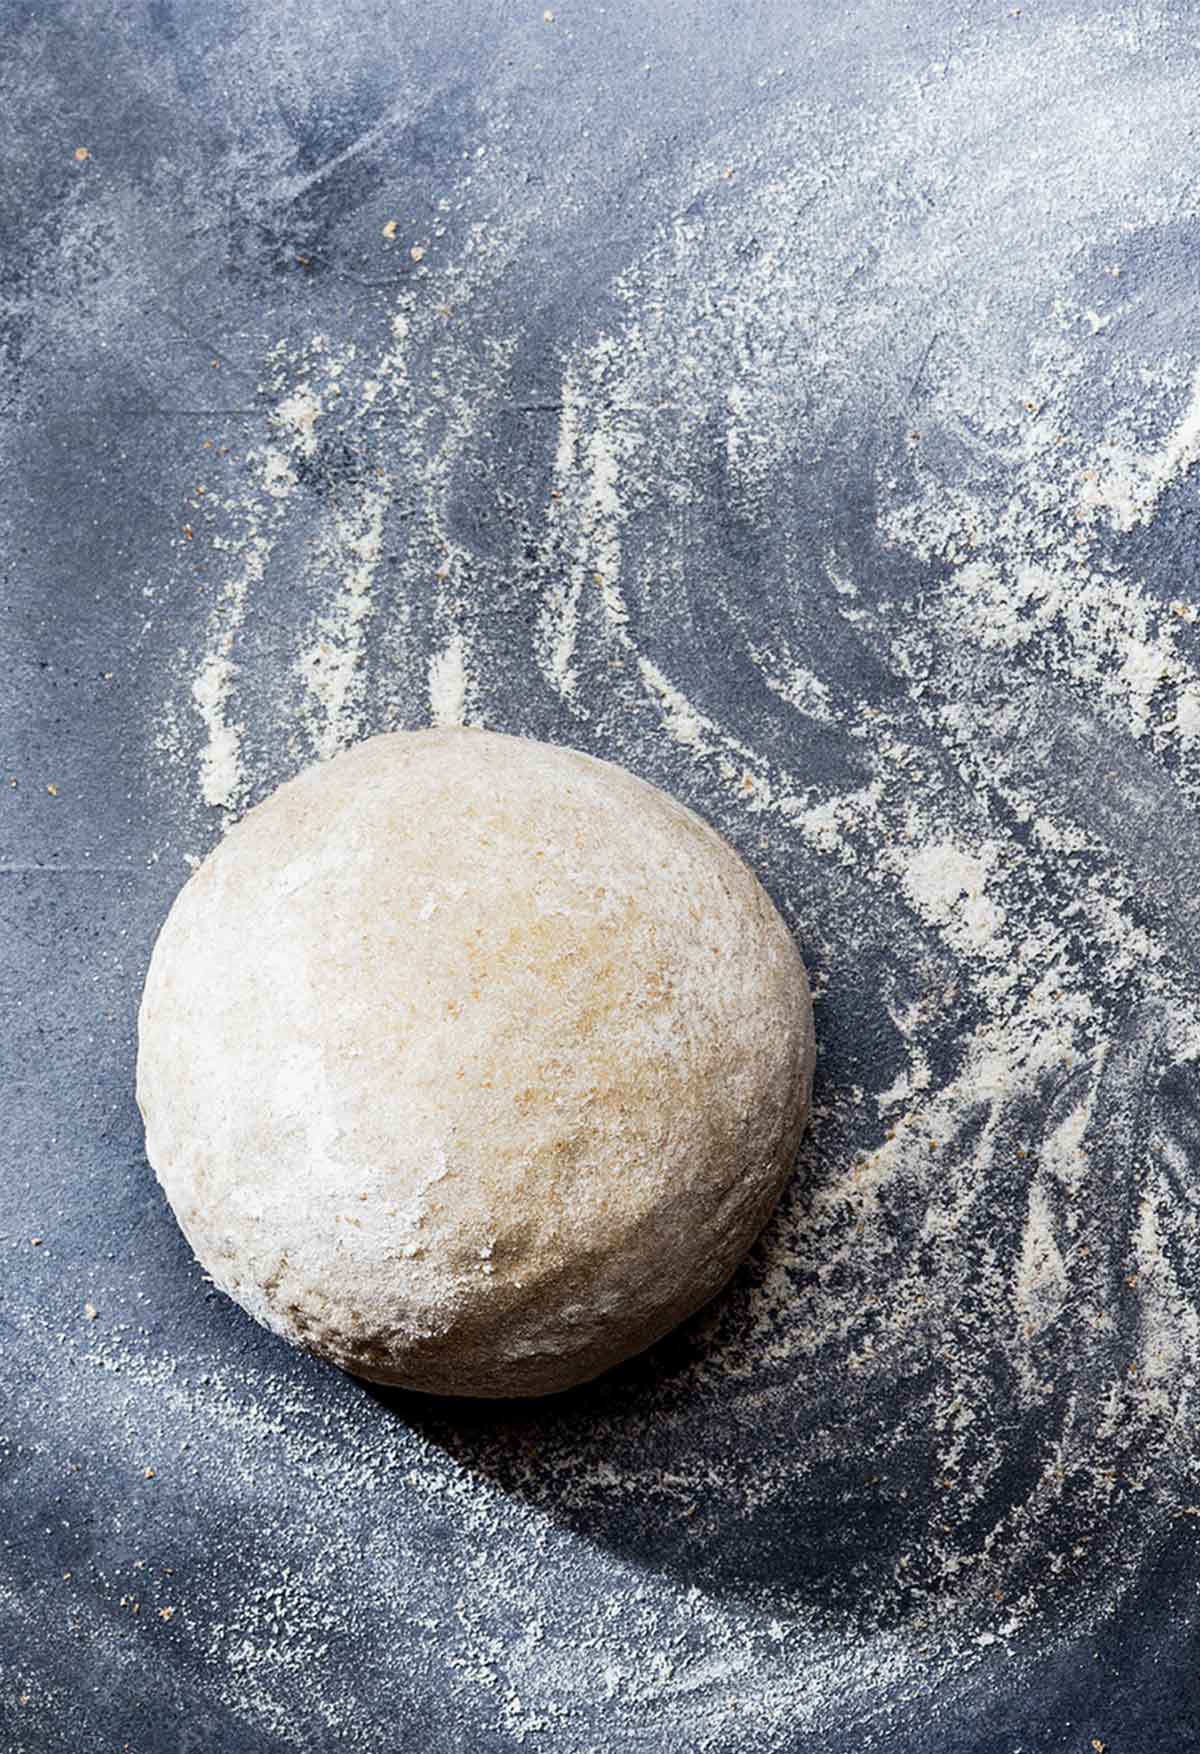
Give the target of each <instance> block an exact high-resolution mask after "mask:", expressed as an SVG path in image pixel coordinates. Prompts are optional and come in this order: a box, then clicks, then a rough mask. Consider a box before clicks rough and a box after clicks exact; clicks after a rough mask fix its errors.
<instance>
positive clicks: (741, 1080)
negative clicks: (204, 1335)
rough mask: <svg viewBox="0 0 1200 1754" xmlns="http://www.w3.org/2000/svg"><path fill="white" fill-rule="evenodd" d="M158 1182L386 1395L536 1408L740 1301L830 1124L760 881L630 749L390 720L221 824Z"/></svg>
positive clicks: (176, 977)
mask: <svg viewBox="0 0 1200 1754" xmlns="http://www.w3.org/2000/svg"><path fill="white" fill-rule="evenodd" d="M139 1037H140V1043H139V1052H138V1102H139V1105H140V1107H141V1110H142V1115H143V1117H144V1119H145V1123H146V1145H147V1151H148V1153H149V1156H150V1160H151V1162H152V1163H153V1165H154V1167H155V1170H156V1171H157V1174H158V1177H159V1180H160V1181H161V1183H162V1186H163V1188H164V1189H165V1191H166V1194H167V1198H168V1199H169V1201H170V1203H171V1205H172V1207H173V1209H174V1211H175V1215H176V1217H177V1218H178V1220H179V1223H180V1224H181V1226H182V1227H183V1230H184V1232H185V1234H186V1235H187V1238H188V1240H189V1242H190V1243H191V1245H192V1247H193V1249H194V1250H195V1253H196V1255H197V1257H198V1259H199V1260H200V1262H201V1264H202V1265H203V1266H204V1267H205V1269H206V1270H207V1271H208V1273H209V1274H210V1275H211V1276H212V1278H213V1280H214V1281H215V1282H216V1284H217V1285H219V1286H220V1287H221V1288H222V1289H223V1290H225V1291H226V1292H228V1293H229V1295H230V1296H231V1297H233V1298H236V1300H237V1301H238V1303H240V1304H241V1305H242V1306H243V1308H245V1309H246V1310H248V1311H249V1313H250V1314H251V1315H252V1316H254V1317H255V1319H256V1320H258V1321H260V1322H263V1323H265V1324H266V1325H267V1326H268V1327H269V1328H273V1329H274V1330H275V1331H276V1332H277V1333H279V1334H282V1335H283V1336H284V1337H285V1338H287V1339H288V1340H291V1341H293V1342H295V1343H297V1344H299V1345H301V1346H303V1347H305V1348H307V1349H308V1350H309V1351H311V1352H314V1353H316V1354H318V1355H319V1356H321V1357H323V1358H327V1359H331V1360H332V1361H333V1362H334V1363H336V1364H338V1365H340V1366H342V1368H343V1369H345V1370H348V1371H352V1372H354V1373H355V1374H356V1375H359V1376H362V1377H368V1378H371V1379H372V1380H374V1381H376V1382H382V1383H393V1384H399V1385H403V1386H404V1387H407V1388H412V1389H421V1390H426V1391H430V1392H433V1393H438V1394H452V1395H477V1396H510V1395H541V1394H547V1393H549V1392H551V1391H553V1390H557V1389H564V1388H567V1387H569V1386H570V1385H572V1384H574V1383H579V1382H584V1381H586V1380H587V1379H588V1378H590V1377H594V1376H596V1375H597V1374H598V1373H599V1372H601V1371H603V1370H607V1369H608V1368H609V1367H610V1366H611V1365H614V1364H616V1363H618V1362H619V1361H620V1360H621V1359H624V1358H627V1357H629V1356H630V1355H631V1354H632V1353H635V1352H638V1351H640V1350H641V1349H642V1348H643V1347H644V1346H648V1345H650V1344H651V1342H652V1341H654V1340H656V1339H658V1338H659V1336H660V1335H662V1334H665V1333H666V1332H667V1331H668V1329H670V1328H672V1327H674V1326H675V1324H676V1323H677V1322H680V1321H682V1320H683V1318H684V1317H685V1316H687V1315H690V1314H691V1313H692V1311H694V1310H696V1309H698V1308H699V1307H700V1305H701V1304H703V1303H705V1302H706V1301H707V1300H708V1299H709V1298H710V1297H712V1296H713V1294H714V1293H715V1292H716V1291H718V1290H719V1289H720V1288H721V1286H722V1285H723V1284H724V1283H725V1281H726V1280H727V1279H728V1278H729V1276H730V1274H731V1273H732V1272H733V1270H734V1268H735V1267H736V1266H737V1264H738V1262H739V1261H740V1260H741V1259H742V1257H743V1255H744V1254H745V1253H746V1251H747V1249H748V1248H749V1247H750V1244H751V1243H752V1242H753V1240H754V1238H755V1236H756V1235H757V1233H758V1231H759V1229H760V1227H761V1226H762V1224H763V1222H764V1220H765V1219H766V1217H767V1215H768V1213H769V1212H770V1211H771V1208H772V1206H773V1205H774V1204H775V1201H776V1199H777V1198H778V1196H779V1193H780V1190H781V1188H782V1186H783V1184H784V1181H785V1179H786V1177H787V1175H788V1172H789V1168H790V1166H791V1163H792V1159H793V1156H794V1153H795V1150H796V1146H797V1143H798V1141H799V1138H800V1134H801V1131H802V1130H803V1127H804V1123H805V1120H806V1118H807V1113H808V1105H809V1092H810V1086H811V1081H812V1065H813V1027H812V1006H811V1002H810V998H809V990H808V983H807V980H806V977H805V972H804V968H803V965H802V964H801V961H800V957H799V954H798V952H797V950H796V947H795V945H794V944H793V942H792V939H791V937H790V936H789V934H788V931H787V928H786V927H785V925H784V923H783V921H782V919H781V918H780V916H779V914H778V913H777V912H776V910H775V908H774V906H773V905H772V903H771V901H770V900H769V898H768V897H767V895H766V893H765V891H764V890H763V889H762V888H761V886H760V885H759V883H758V882H757V880H756V879H755V878H754V876H753V875H752V874H751V872H750V871H749V870H748V869H747V867H746V866H745V865H744V864H743V863H742V861H741V860H740V859H739V858H738V856H737V855H736V854H735V853H734V852H733V850H732V849H731V848H730V847H729V846H728V845H727V844H726V842H725V841H723V840H722V839H721V838H720V836H719V835H717V834H716V833H715V832H714V831H713V830H712V829H711V828H709V827H708V826H707V825H706V824H705V823H704V822H702V821H701V820H700V818H699V817H698V816H695V815H694V814H693V813H692V812H691V811H690V810H687V809H685V808H684V807H683V806H682V805H681V804H678V803H676V802H675V801H674V800H673V799H672V798H669V797H668V796H667V795H666V794H665V793H664V792H661V791H659V790H657V789H656V788H655V787H653V786H650V785H647V784H645V783H644V782H643V781H641V780H639V779H635V778H634V776H633V775H632V774H630V773H627V772H625V771H624V770H623V769H621V768H619V767H615V766H613V765H611V764H610V763H608V762H604V761H598V760H595V759H594V758H592V757H591V756H587V755H582V754H579V753H578V752H576V751H574V750H571V749H564V748H558V747H554V746H551V745H549V744H543V743H536V742H532V741H528V740H525V739H521V738H517V737H508V736H498V735H493V734H492V733H489V732H483V731H468V730H431V731H418V732H395V733H392V734H389V735H386V736H381V737H375V738H372V739H371V740H369V741H368V742H364V743H361V744H359V745H358V746H357V747H355V748H353V749H350V750H349V751H347V752H346V753H344V754H342V755H339V756H337V757H336V758H335V759H333V760H332V761H329V762H326V763H324V764H323V765H320V766H317V767H313V768H310V769H309V770H308V771H307V772H305V773H302V774H301V775H300V776H299V778H297V779H294V780H292V781H290V782H289V783H288V784H287V785H284V786H282V787H280V789H279V790H278V791H277V792H275V793H274V795H273V796H271V797H270V798H268V799H267V800H266V801H265V802H264V803H262V804H259V805H258V806H257V807H256V808H255V809H253V810H251V811H250V812H249V814H248V815H247V816H246V817H245V818H244V819H243V820H242V821H241V822H239V823H238V824H237V825H236V827H234V828H233V829H231V830H230V832H229V834H228V835H227V836H226V837H225V839H224V840H223V841H222V842H221V843H220V845H219V846H218V847H217V848H216V849H215V851H214V852H213V853H211V854H210V856H209V857H208V858H207V859H206V860H205V862H204V863H203V865H201V867H200V868H199V870H198V871H197V872H196V874H195V875H194V876H193V877H192V878H191V880H190V881H189V882H188V884H187V885H186V887H185V888H184V889H183V891H182V893H181V894H180V895H179V897H178V898H177V900H176V902H175V904H174V906H173V907H172V909H171V912H170V915H169V917H168V919H167V922H166V924H165V925H164V927H163V929H162V933H161V935H160V937H159V939H158V943H157V944H156V946H155V949H154V955H153V958H152V961H151V964H150V971H149V974H148V976H147V979H146V988H145V993H144V996H143V1000H142V1006H141V1013H140V1018H139Z"/></svg>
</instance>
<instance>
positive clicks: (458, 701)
mask: <svg viewBox="0 0 1200 1754" xmlns="http://www.w3.org/2000/svg"><path fill="white" fill-rule="evenodd" d="M469 710H470V676H469V673H468V670H467V651H466V644H465V642H464V640H463V636H462V634H461V633H458V632H454V633H452V634H451V635H450V637H449V639H448V640H447V641H446V643H445V645H444V646H441V647H439V648H438V649H437V650H436V651H434V652H431V653H430V655H429V718H430V722H431V723H432V724H434V725H465V724H467V723H468V714H469Z"/></svg>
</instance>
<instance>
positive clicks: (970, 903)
mask: <svg viewBox="0 0 1200 1754" xmlns="http://www.w3.org/2000/svg"><path fill="white" fill-rule="evenodd" d="M997 852H998V848H997V847H996V845H995V843H994V842H992V843H985V845H984V847H983V848H982V849H981V851H980V853H978V854H975V853H969V852H966V851H964V849H963V848H961V847H957V846H955V845H954V843H953V842H952V841H949V840H941V841H939V840H933V841H926V842H924V843H923V844H921V845H920V846H918V848H917V849H916V850H915V851H914V852H912V853H911V854H905V853H899V854H897V858H896V864H897V868H898V870H899V872H900V879H901V882H902V883H903V885H904V889H905V892H906V894H907V895H908V896H909V898H910V899H911V900H912V902H913V903H914V904H915V906H916V907H917V908H918V909H919V911H920V912H921V914H922V915H923V916H924V918H925V919H927V920H931V921H932V922H933V923H934V924H935V925H937V926H940V927H942V928H943V930H944V931H945V934H946V937H947V939H948V941H949V942H951V943H953V944H954V945H955V946H956V948H959V949H961V950H963V951H965V952H971V951H975V952H979V953H983V954H986V953H987V952H988V950H989V949H990V948H991V947H992V946H993V945H995V944H996V943H997V941H998V940H999V937H1000V927H1001V925H1002V923H1003V922H1002V919H1001V915H1000V912H999V910H998V909H997V907H996V905H995V903H994V902H993V901H992V900H991V899H990V898H989V896H988V894H987V882H988V877H989V875H990V872H991V868H992V865H993V864H994V862H995V859H996V856H997Z"/></svg>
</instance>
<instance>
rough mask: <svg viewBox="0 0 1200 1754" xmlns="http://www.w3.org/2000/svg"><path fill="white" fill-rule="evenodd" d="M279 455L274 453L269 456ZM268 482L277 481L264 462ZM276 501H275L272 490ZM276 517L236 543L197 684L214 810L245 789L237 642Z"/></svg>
mask: <svg viewBox="0 0 1200 1754" xmlns="http://www.w3.org/2000/svg"><path fill="white" fill-rule="evenodd" d="M269 455H274V453H269ZM263 467H264V479H268V478H270V479H272V480H273V479H274V476H273V475H271V474H270V470H271V465H270V463H269V462H267V463H264V465H263ZM268 491H271V492H272V497H275V495H274V492H273V490H272V489H269V490H268ZM273 523H274V520H273V519H271V518H269V517H268V518H265V519H264V518H258V517H253V516H252V517H250V518H249V519H248V520H247V528H246V529H245V531H244V532H243V534H242V536H241V538H240V540H239V541H238V544H237V550H238V562H237V567H236V570H235V571H234V572H233V573H232V574H231V576H230V577H229V579H228V580H227V582H226V583H225V585H224V586H223V588H222V590H221V593H220V595H219V597H218V599H217V602H216V604H215V606H214V608H213V611H212V614H211V615H210V617H209V623H208V630H207V636H206V640H205V648H204V651H203V652H202V654H201V656H200V660H199V663H198V665H197V668H196V673H195V676H194V678H193V680H192V686H191V695H192V700H193V702H194V704H195V707H196V710H197V711H198V712H199V714H200V718H201V722H202V723H203V726H204V741H203V743H202V744H201V745H200V750H199V756H198V765H199V782H200V795H201V797H202V798H203V800H204V802H205V803H206V804H208V805H210V806H211V807H212V808H213V809H220V810H226V811H232V810H235V809H236V808H237V806H238V805H239V804H240V803H241V801H242V799H243V797H244V795H245V790H246V774H245V770H244V768H243V765H242V730H241V726H240V725H239V724H238V722H237V720H236V719H235V718H234V717H233V715H232V712H231V708H230V702H231V697H232V693H233V683H234V678H235V675H236V664H235V661H234V656H233V652H234V644H235V641H236V640H237V636H238V634H239V632H240V631H241V626H242V622H243V620H244V618H245V614H246V603H247V599H248V597H249V595H250V593H251V592H252V591H253V590H254V589H255V587H256V586H258V585H260V584H261V583H262V580H263V578H264V576H265V574H266V569H267V561H268V559H269V558H270V554H271V548H272V545H273V544H272V527H273Z"/></svg>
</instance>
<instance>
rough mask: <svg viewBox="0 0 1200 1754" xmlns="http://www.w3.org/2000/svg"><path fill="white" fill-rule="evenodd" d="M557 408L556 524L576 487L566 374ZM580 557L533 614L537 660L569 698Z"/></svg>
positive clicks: (568, 562) (572, 391) (575, 434)
mask: <svg viewBox="0 0 1200 1754" xmlns="http://www.w3.org/2000/svg"><path fill="white" fill-rule="evenodd" d="M559 395H560V397H561V407H560V410H559V417H558V441H557V443H556V445H555V449H554V470H553V475H552V480H553V483H554V485H553V487H552V489H551V503H550V511H549V515H550V517H551V518H552V519H553V520H554V522H555V523H557V522H558V519H559V516H560V511H561V505H560V502H561V501H562V500H563V499H564V497H565V496H566V497H567V498H568V503H569V499H570V496H573V494H574V492H575V490H576V483H577V479H578V466H579V457H578V448H579V426H578V411H579V407H580V398H579V392H578V390H577V388H576V385H575V380H574V378H573V377H572V376H571V374H569V373H568V374H566V375H565V376H564V377H563V380H562V384H561V386H560V388H559ZM585 569H586V556H583V557H581V556H580V555H578V554H574V555H571V556H569V557H566V558H565V564H563V565H562V566H561V571H560V573H559V575H558V576H556V577H552V578H551V581H550V584H549V586H548V588H547V590H546V592H545V596H544V599H543V602H542V607H541V609H540V611H539V614H538V624H537V635H536V650H537V655H538V662H539V664H540V665H541V668H542V670H543V672H544V673H545V674H546V675H547V676H548V677H549V679H550V682H551V683H552V685H553V686H554V688H555V689H556V690H557V691H558V693H559V694H560V695H562V697H563V698H564V699H565V700H574V698H575V693H576V675H575V666H574V663H573V659H574V655H575V640H576V636H577V634H578V631H579V598H580V595H581V593H582V591H583V581H584V575H585Z"/></svg>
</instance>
